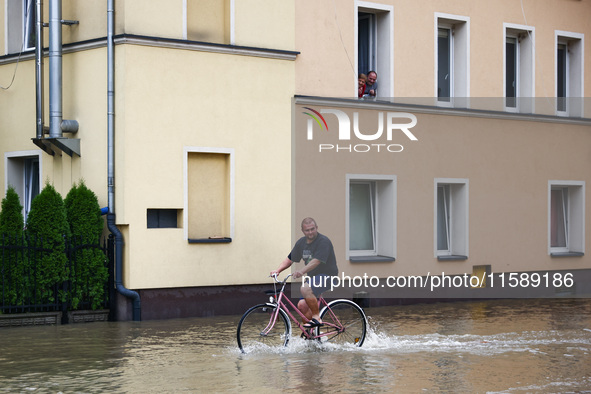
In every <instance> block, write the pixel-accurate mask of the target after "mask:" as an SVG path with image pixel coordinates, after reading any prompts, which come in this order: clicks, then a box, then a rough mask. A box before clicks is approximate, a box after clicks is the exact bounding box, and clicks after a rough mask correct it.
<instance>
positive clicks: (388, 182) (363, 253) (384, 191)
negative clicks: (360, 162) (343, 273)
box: [346, 175, 396, 261]
mask: <svg viewBox="0 0 591 394" xmlns="http://www.w3.org/2000/svg"><path fill="white" fill-rule="evenodd" d="M346 184H347V195H346V196H347V197H346V206H347V215H346V228H347V258H348V259H349V260H351V261H393V260H394V258H395V254H396V210H395V209H396V176H390V175H347V181H346Z"/></svg>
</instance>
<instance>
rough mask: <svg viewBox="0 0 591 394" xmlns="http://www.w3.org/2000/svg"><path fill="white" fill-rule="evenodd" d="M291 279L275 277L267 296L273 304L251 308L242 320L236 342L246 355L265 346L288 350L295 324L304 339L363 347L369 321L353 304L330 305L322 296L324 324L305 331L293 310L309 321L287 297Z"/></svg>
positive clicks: (288, 276)
mask: <svg viewBox="0 0 591 394" xmlns="http://www.w3.org/2000/svg"><path fill="white" fill-rule="evenodd" d="M290 277H291V274H290V275H287V276H286V277H285V279H284V280H283V281H280V280H279V279H278V278H277V275H273V279H274V282H273V288H274V289H273V290H271V291H267V292H266V293H268V294H269V295H270V297H269V302H267V303H264V304H258V305H255V306H253V307H251V308H250V309H248V310H247V311H246V312H245V313H244V315H243V316H242V318H241V319H240V322H239V323H238V329H237V332H236V339H237V340H238V347H239V348H240V350H241V351H242V352H243V353H246V350H245V349H250V348H252V347H256V346H258V345H261V344H262V345H267V346H287V344H288V342H289V340H290V338H291V322H292V321H293V322H294V323H295V324H296V326H297V327H298V328H299V329H300V330H301V331H302V334H301V336H302V338H304V339H310V340H318V341H320V342H325V341H326V342H333V343H338V344H352V345H355V346H357V347H360V346H362V345H363V341H364V340H365V335H366V332H367V318H366V316H365V312H364V311H363V309H362V308H361V307H360V306H359V305H357V304H356V303H354V302H353V301H349V300H346V299H337V300H333V301H331V302H326V300H325V299H324V297H323V296H322V295H321V296H320V297H318V306H319V308H322V310H321V311H320V320H322V323H323V324H322V325H321V326H319V327H314V328H306V327H304V323H300V322H299V321H298V319H297V318H296V317H295V316H294V315H293V314H292V313H291V312H290V308H291V310H293V311H295V312H296V313H297V315H298V316H299V317H300V318H301V319H302V320H303V321H307V320H308V319H306V317H305V316H304V315H303V314H302V312H300V310H299V309H298V308H297V307H296V306H295V305H294V304H293V302H292V301H291V300H290V299H289V298H288V297H287V296H286V295H285V293H284V291H285V286H286V284H287V280H288V279H289V278H290ZM278 285H279V288H280V289H279V291H278ZM290 319H291V320H290Z"/></svg>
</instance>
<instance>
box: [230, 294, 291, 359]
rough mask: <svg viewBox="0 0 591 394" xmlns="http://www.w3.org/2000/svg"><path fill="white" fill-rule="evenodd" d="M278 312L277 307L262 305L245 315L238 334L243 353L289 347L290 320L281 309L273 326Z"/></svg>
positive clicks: (241, 320)
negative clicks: (268, 348)
mask: <svg viewBox="0 0 591 394" xmlns="http://www.w3.org/2000/svg"><path fill="white" fill-rule="evenodd" d="M276 310H277V306H276V305H272V304H260V305H256V306H253V307H252V308H250V309H249V310H247V311H246V313H244V315H243V316H242V318H241V319H240V322H239V323H238V330H237V332H236V339H237V340H238V347H239V348H240V350H241V351H242V352H243V353H246V352H247V351H250V350H253V349H256V348H259V347H261V346H270V347H278V346H287V342H289V337H290V332H291V324H290V322H289V318H288V317H287V315H286V314H285V312H284V311H283V310H281V309H280V310H279V314H278V315H277V319H276V320H275V324H272V323H273V322H272V318H273V315H274V313H275V311H276ZM271 325H272V327H271Z"/></svg>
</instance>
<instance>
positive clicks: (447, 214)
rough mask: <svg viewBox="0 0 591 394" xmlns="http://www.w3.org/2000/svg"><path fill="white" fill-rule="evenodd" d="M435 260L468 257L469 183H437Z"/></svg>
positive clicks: (447, 181)
mask: <svg viewBox="0 0 591 394" xmlns="http://www.w3.org/2000/svg"><path fill="white" fill-rule="evenodd" d="M434 239H435V242H434V243H435V256H436V257H438V258H439V259H441V260H447V259H466V258H467V257H468V180H467V179H449V178H437V179H435V230H434Z"/></svg>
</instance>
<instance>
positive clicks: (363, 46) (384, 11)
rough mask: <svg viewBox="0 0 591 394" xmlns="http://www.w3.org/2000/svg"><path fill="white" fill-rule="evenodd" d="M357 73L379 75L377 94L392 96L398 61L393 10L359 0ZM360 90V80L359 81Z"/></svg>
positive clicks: (356, 5)
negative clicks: (394, 56) (395, 62)
mask: <svg viewBox="0 0 591 394" xmlns="http://www.w3.org/2000/svg"><path fill="white" fill-rule="evenodd" d="M355 7H356V16H357V25H356V36H357V37H356V39H357V48H356V49H357V52H356V57H357V72H358V73H359V74H365V75H367V74H368V73H369V72H370V71H375V72H376V74H377V75H378V79H377V84H378V89H377V95H378V96H380V97H392V96H393V95H394V89H393V79H392V78H393V75H394V58H393V38H394V17H393V13H394V12H393V7H392V6H387V5H383V4H379V3H371V2H366V1H356V2H355ZM355 91H357V78H355Z"/></svg>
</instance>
